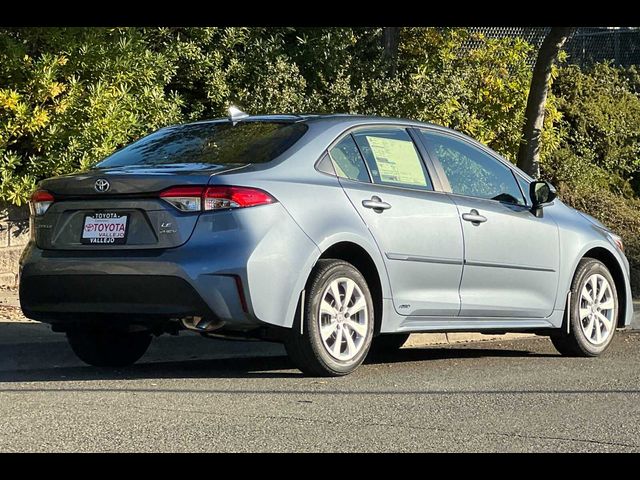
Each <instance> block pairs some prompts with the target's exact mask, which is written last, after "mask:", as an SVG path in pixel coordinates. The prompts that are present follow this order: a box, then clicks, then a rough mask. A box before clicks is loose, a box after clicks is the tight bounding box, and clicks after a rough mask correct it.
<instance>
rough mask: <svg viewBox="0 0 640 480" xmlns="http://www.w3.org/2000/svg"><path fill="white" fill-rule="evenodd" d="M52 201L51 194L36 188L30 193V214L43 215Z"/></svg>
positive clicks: (53, 199)
mask: <svg viewBox="0 0 640 480" xmlns="http://www.w3.org/2000/svg"><path fill="white" fill-rule="evenodd" d="M54 201H55V198H53V195H51V194H50V193H49V192H47V191H46V190H36V191H35V192H34V193H33V195H31V202H30V203H29V207H30V210H31V215H36V216H40V215H44V214H45V212H46V211H47V210H48V209H49V207H50V206H51V204H52V203H53V202H54Z"/></svg>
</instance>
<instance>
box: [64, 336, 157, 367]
mask: <svg viewBox="0 0 640 480" xmlns="http://www.w3.org/2000/svg"><path fill="white" fill-rule="evenodd" d="M67 340H68V341H69V345H70V346H71V349H72V350H73V352H74V353H75V354H76V355H77V356H78V358H80V360H82V361H83V362H85V363H88V364H89V365H93V366H95V367H126V366H129V365H132V364H134V363H135V362H136V361H138V360H139V359H140V357H142V356H143V355H144V353H145V352H146V351H147V348H149V344H150V343H151V335H150V334H149V333H146V332H142V333H140V332H136V333H127V332H119V331H114V330H98V329H95V330H71V331H69V332H67Z"/></svg>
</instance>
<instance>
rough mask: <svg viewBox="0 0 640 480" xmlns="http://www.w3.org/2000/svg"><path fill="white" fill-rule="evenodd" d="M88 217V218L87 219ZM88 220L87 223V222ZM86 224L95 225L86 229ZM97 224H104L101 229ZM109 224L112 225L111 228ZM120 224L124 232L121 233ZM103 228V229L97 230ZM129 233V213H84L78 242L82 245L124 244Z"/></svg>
mask: <svg viewBox="0 0 640 480" xmlns="http://www.w3.org/2000/svg"><path fill="white" fill-rule="evenodd" d="M89 219H90V220H89ZM88 221H89V223H87V222H88ZM88 225H96V227H93V228H89V229H87V226H88ZM98 225H106V227H105V228H104V230H103V229H101V228H100V227H98ZM110 225H114V227H113V228H111V227H110ZM119 225H122V226H123V227H122V229H123V230H124V232H122V233H121V230H122V229H121V228H120V227H119ZM99 230H103V231H99ZM87 234H89V236H87ZM128 235H129V213H119V212H92V213H86V214H85V215H84V218H83V220H82V231H81V233H80V243H81V244H83V245H102V246H105V245H124V244H126V243H127V236H128Z"/></svg>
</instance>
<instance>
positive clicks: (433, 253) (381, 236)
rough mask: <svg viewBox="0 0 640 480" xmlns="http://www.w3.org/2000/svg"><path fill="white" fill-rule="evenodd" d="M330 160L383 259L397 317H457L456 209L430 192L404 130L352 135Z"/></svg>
mask: <svg viewBox="0 0 640 480" xmlns="http://www.w3.org/2000/svg"><path fill="white" fill-rule="evenodd" d="M329 153H330V155H331V158H332V160H333V162H334V166H335V169H336V172H337V173H338V176H339V177H340V182H341V184H342V186H343V188H344V191H345V193H346V194H347V196H348V197H349V199H350V200H351V203H352V204H353V206H354V207H355V208H356V210H357V211H358V213H359V214H360V216H361V218H362V219H363V220H364V222H365V223H366V225H367V226H368V228H369V230H370V231H371V233H372V234H373V237H374V238H375V240H376V242H377V244H378V247H379V249H380V251H381V253H382V255H383V258H384V262H385V266H386V268H387V272H388V275H389V280H390V283H391V290H392V296H393V304H394V307H395V309H396V311H397V312H398V313H399V314H401V315H413V316H419V315H438V316H456V315H457V314H458V311H459V309H460V297H459V295H458V287H459V285H460V278H461V275H462V260H463V244H462V231H461V226H460V219H459V215H458V210H457V208H456V205H455V203H454V202H453V201H452V200H451V198H449V197H448V196H447V195H446V194H443V193H437V192H434V191H433V186H432V183H431V179H430V177H429V175H428V173H427V170H426V168H425V165H424V164H423V162H422V159H421V158H420V155H419V153H418V151H417V150H416V148H415V145H414V144H413V141H412V140H411V137H410V136H409V134H408V133H407V131H406V130H405V129H404V128H400V127H376V128H367V129H358V130H355V131H354V132H353V133H352V134H350V135H347V136H346V137H344V138H343V139H342V140H341V141H340V142H338V143H337V144H336V146H335V147H333V148H332V149H330V152H329ZM363 159H364V161H363Z"/></svg>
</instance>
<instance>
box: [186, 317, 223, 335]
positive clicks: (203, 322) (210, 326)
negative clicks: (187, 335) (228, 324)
mask: <svg viewBox="0 0 640 480" xmlns="http://www.w3.org/2000/svg"><path fill="white" fill-rule="evenodd" d="M181 321H182V325H184V328H186V329H187V330H191V331H193V332H198V333H208V332H213V331H214V330H218V329H219V328H222V326H223V325H224V322H223V321H222V320H214V319H209V318H202V317H185V318H183V319H182V320H181Z"/></svg>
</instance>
